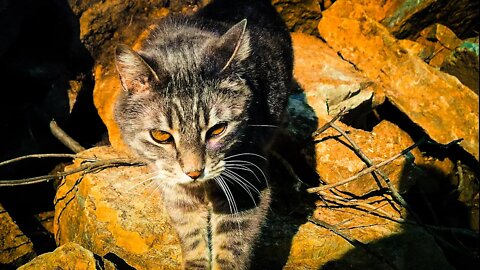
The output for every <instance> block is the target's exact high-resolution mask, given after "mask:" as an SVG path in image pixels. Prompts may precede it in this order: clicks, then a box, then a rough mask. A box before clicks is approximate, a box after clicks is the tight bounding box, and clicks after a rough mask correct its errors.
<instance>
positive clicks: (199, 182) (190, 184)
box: [177, 179, 211, 188]
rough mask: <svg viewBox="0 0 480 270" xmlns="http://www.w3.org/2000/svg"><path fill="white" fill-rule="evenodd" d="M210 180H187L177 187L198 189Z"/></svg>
mask: <svg viewBox="0 0 480 270" xmlns="http://www.w3.org/2000/svg"><path fill="white" fill-rule="evenodd" d="M210 180H211V179H197V180H189V181H185V182H178V183H177V185H180V186H183V187H189V188H190V187H200V186H202V185H204V184H205V183H207V182H209V181H210Z"/></svg>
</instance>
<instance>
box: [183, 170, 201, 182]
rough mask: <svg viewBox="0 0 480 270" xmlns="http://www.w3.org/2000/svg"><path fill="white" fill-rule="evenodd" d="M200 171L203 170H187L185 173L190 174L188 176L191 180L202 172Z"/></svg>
mask: <svg viewBox="0 0 480 270" xmlns="http://www.w3.org/2000/svg"><path fill="white" fill-rule="evenodd" d="M202 172H203V170H201V171H191V172H187V173H185V174H186V175H188V176H190V178H192V179H193V180H195V179H197V178H198V177H199V176H200V175H201V174H202Z"/></svg>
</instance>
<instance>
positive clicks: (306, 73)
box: [292, 33, 383, 122]
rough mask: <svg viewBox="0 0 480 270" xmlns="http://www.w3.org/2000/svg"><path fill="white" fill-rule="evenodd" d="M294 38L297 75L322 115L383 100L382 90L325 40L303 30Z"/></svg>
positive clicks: (323, 116) (317, 111) (320, 115)
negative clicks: (341, 56) (304, 32)
mask: <svg viewBox="0 0 480 270" xmlns="http://www.w3.org/2000/svg"><path fill="white" fill-rule="evenodd" d="M292 41H293V50H294V56H295V57H294V59H295V62H294V77H295V79H296V80H297V82H298V84H299V85H300V87H301V88H302V89H303V91H304V93H305V95H306V97H307V99H308V100H309V103H313V104H316V106H314V110H315V113H316V114H317V117H318V118H321V119H324V120H325V119H328V118H330V117H329V116H328V115H336V114H337V113H338V112H339V111H340V110H341V109H342V108H346V109H347V110H354V109H355V108H357V107H359V106H361V105H362V104H369V105H368V108H369V109H370V108H372V107H374V106H376V105H378V104H380V103H382V102H383V97H382V95H381V94H380V93H381V90H378V89H376V88H377V86H376V85H375V84H374V83H372V82H371V81H370V80H369V79H368V78H366V77H364V76H363V75H361V74H360V73H359V72H357V71H356V70H355V68H354V66H353V65H351V64H350V63H348V62H346V61H344V60H342V59H341V58H340V57H339V56H338V54H337V53H336V52H335V51H334V50H332V49H331V48H330V47H328V45H327V44H325V42H323V41H321V40H320V39H317V38H315V37H313V36H309V35H306V34H302V33H292ZM374 89H376V91H374ZM374 92H377V93H379V94H377V95H374ZM364 110H365V109H364ZM322 122H325V121H322Z"/></svg>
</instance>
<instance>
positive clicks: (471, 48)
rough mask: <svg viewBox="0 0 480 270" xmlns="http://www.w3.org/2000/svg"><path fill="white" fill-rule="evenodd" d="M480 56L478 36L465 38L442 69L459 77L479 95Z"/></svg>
mask: <svg viewBox="0 0 480 270" xmlns="http://www.w3.org/2000/svg"><path fill="white" fill-rule="evenodd" d="M478 56H479V55H478V38H476V39H473V40H465V41H464V42H462V44H460V46H458V47H457V48H455V50H453V51H452V52H451V53H450V54H449V55H448V56H447V57H446V59H445V61H444V62H443V63H442V65H441V66H440V70H441V71H444V72H446V73H448V74H451V75H453V76H455V77H457V78H458V79H459V80H460V81H461V82H462V83H463V84H464V85H466V86H468V87H469V88H470V89H472V90H473V91H474V92H475V93H476V94H477V95H478V90H479V76H478V74H479V60H478V59H479V58H478Z"/></svg>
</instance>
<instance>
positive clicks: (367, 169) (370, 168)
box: [307, 139, 424, 193]
mask: <svg viewBox="0 0 480 270" xmlns="http://www.w3.org/2000/svg"><path fill="white" fill-rule="evenodd" d="M423 142H424V139H421V140H420V141H418V142H416V143H414V144H412V145H411V146H409V147H407V148H406V149H404V150H402V151H401V152H400V153H398V154H396V155H394V156H392V157H391V158H389V159H387V160H384V161H382V162H380V163H378V164H374V165H373V166H371V167H368V168H366V169H364V170H362V171H360V172H359V173H357V174H356V175H354V176H352V177H350V178H347V179H345V180H343V181H340V182H337V183H333V184H330V185H324V186H320V187H314V188H309V189H307V192H309V193H317V192H319V191H322V190H327V189H331V188H334V187H338V186H341V185H345V184H347V183H350V182H353V181H355V180H357V179H358V178H360V177H362V176H364V175H366V174H369V173H371V172H373V171H375V170H377V169H378V168H381V167H383V166H385V165H387V164H390V163H392V162H393V161H394V160H396V159H397V158H399V157H401V156H403V155H405V154H407V153H408V152H410V151H411V150H412V149H414V148H415V147H417V146H418V145H420V144H422V143H423Z"/></svg>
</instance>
